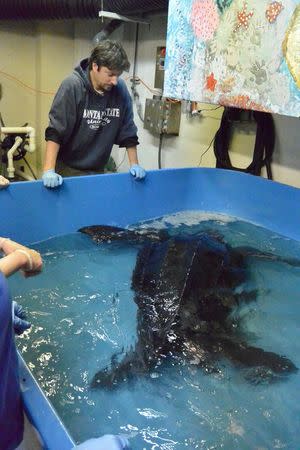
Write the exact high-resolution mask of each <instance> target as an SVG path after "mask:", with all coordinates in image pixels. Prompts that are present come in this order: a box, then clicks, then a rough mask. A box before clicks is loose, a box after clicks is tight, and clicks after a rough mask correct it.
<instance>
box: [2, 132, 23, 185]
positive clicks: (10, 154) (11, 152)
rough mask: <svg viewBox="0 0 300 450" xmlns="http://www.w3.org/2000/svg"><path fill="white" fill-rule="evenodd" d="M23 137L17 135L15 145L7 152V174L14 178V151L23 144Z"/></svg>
mask: <svg viewBox="0 0 300 450" xmlns="http://www.w3.org/2000/svg"><path fill="white" fill-rule="evenodd" d="M22 142H23V139H22V138H21V137H20V136H17V137H16V139H15V143H14V145H13V146H12V147H11V148H10V149H9V150H8V152H7V169H6V170H7V176H8V178H14V177H15V168H14V162H13V158H14V153H15V151H16V150H17V148H18V147H19V146H20V145H21V144H22Z"/></svg>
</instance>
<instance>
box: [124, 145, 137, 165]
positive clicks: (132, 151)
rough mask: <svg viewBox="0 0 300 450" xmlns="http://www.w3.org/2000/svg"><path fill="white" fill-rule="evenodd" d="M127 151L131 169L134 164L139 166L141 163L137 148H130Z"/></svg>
mask: <svg viewBox="0 0 300 450" xmlns="http://www.w3.org/2000/svg"><path fill="white" fill-rule="evenodd" d="M126 150H127V156H128V161H129V165H130V167H131V166H133V165H134V164H138V163H139V161H138V156H137V149H136V147H128V148H127V149H126Z"/></svg>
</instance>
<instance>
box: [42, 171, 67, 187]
mask: <svg viewBox="0 0 300 450" xmlns="http://www.w3.org/2000/svg"><path fill="white" fill-rule="evenodd" d="M42 180H43V182H44V186H45V187H49V188H55V187H57V186H60V185H61V184H62V182H63V178H62V176H61V175H58V173H56V172H55V171H54V169H49V170H46V172H44V173H43V176H42Z"/></svg>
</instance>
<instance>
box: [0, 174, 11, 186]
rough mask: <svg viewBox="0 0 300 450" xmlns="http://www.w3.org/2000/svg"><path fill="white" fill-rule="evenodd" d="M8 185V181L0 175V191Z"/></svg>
mask: <svg viewBox="0 0 300 450" xmlns="http://www.w3.org/2000/svg"><path fill="white" fill-rule="evenodd" d="M8 185H9V180H7V178H4V177H3V176H2V175H0V189H3V188H6V187H7V186H8Z"/></svg>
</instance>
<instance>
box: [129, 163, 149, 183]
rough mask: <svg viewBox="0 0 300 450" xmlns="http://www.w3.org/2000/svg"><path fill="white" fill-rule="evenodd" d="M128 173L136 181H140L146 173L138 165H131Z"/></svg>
mask: <svg viewBox="0 0 300 450" xmlns="http://www.w3.org/2000/svg"><path fill="white" fill-rule="evenodd" d="M130 173H131V175H132V176H133V177H134V178H135V179H136V180H142V179H143V178H145V176H146V171H145V169H143V167H142V166H140V165H139V164H133V166H131V167H130Z"/></svg>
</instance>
